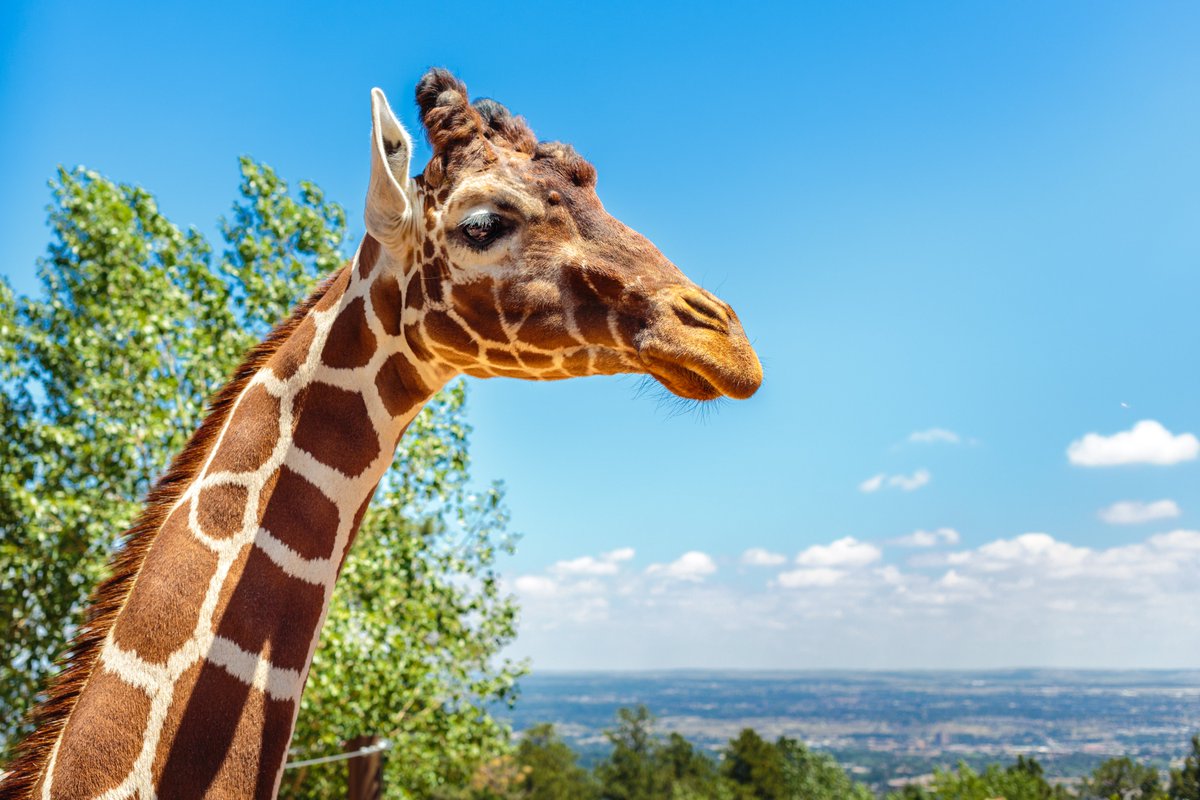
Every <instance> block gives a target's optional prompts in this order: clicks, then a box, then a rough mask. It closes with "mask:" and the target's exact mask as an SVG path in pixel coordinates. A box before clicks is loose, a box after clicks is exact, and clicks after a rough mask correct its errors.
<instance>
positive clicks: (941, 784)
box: [892, 757, 1071, 800]
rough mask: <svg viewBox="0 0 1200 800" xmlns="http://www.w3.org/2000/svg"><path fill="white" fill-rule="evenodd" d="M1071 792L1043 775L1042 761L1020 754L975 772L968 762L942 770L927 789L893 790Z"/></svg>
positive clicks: (948, 795) (999, 794) (961, 797)
mask: <svg viewBox="0 0 1200 800" xmlns="http://www.w3.org/2000/svg"><path fill="white" fill-rule="evenodd" d="M1070 796H1071V795H1070V793H1069V792H1068V791H1067V790H1066V789H1065V788H1063V787H1061V786H1051V785H1050V783H1049V782H1048V781H1047V780H1046V778H1045V776H1044V775H1043V770H1042V765H1041V764H1039V763H1038V762H1037V761H1036V760H1035V759H1026V758H1024V757H1020V758H1019V759H1018V760H1017V763H1015V764H1013V765H1012V766H1010V767H1007V768H1001V767H1000V766H998V765H995V764H992V765H990V766H989V767H988V768H987V769H985V770H984V771H983V772H976V771H975V770H973V769H971V768H970V767H969V766H967V765H966V764H959V765H958V769H957V770H939V771H938V772H936V773H935V774H934V778H933V784H932V785H931V786H930V788H929V790H928V791H926V792H920V790H917V791H915V792H910V793H908V794H905V793H900V794H893V795H892V797H893V798H895V799H896V800H899V799H900V798H905V800H907V798H921V799H922V800H926V798H928V800H995V799H996V798H1004V800H1067V798H1069V797H1070Z"/></svg>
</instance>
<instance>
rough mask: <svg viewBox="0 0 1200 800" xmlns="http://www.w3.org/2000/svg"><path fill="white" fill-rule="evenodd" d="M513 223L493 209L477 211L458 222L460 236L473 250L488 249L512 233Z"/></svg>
mask: <svg viewBox="0 0 1200 800" xmlns="http://www.w3.org/2000/svg"><path fill="white" fill-rule="evenodd" d="M513 227H514V225H513V223H512V222H511V221H510V220H508V219H506V218H505V217H502V216H500V215H499V214H495V213H492V212H491V211H477V212H476V213H474V214H471V215H470V216H468V217H467V218H466V219H464V220H463V221H462V222H460V223H459V224H458V235H459V238H460V239H461V240H462V241H463V242H464V243H465V244H466V245H467V246H468V247H470V248H471V249H473V250H486V249H488V248H489V247H491V246H492V244H494V243H495V242H497V241H499V240H500V239H503V238H504V237H505V236H507V235H508V234H510V233H512V230H513Z"/></svg>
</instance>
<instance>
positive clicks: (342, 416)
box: [294, 382, 379, 477]
mask: <svg viewBox="0 0 1200 800" xmlns="http://www.w3.org/2000/svg"><path fill="white" fill-rule="evenodd" d="M297 405H299V406H301V410H300V419H299V420H298V421H297V423H296V432H295V435H294V441H295V442H296V445H297V446H299V447H300V448H302V449H304V450H307V451H308V452H309V453H311V454H312V456H313V458H315V459H317V461H320V462H321V463H322V464H325V465H327V466H330V467H333V468H334V469H336V470H337V471H339V472H341V473H342V474H344V475H347V476H349V477H354V476H355V475H358V474H359V473H360V472H362V471H363V470H364V469H366V468H367V467H368V466H370V464H371V462H372V461H374V460H375V458H376V456H378V455H379V437H378V436H377V435H376V433H375V428H374V426H373V425H372V424H371V418H370V416H369V415H368V414H367V404H366V403H365V402H364V401H363V399H362V396H361V395H359V394H358V393H356V392H349V391H346V390H345V389H339V388H338V387H336V386H330V385H329V384H328V383H319V382H318V383H314V384H312V385H311V386H309V387H308V388H307V389H305V391H304V397H303V399H302V400H300V401H298V402H297Z"/></svg>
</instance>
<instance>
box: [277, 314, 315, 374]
mask: <svg viewBox="0 0 1200 800" xmlns="http://www.w3.org/2000/svg"><path fill="white" fill-rule="evenodd" d="M316 335H317V323H315V322H313V319H312V317H305V318H304V319H303V320H302V321H301V322H300V324H299V325H297V326H296V330H295V331H293V332H292V335H291V336H289V337H288V338H287V341H286V342H284V343H283V345H282V346H281V347H280V348H279V349H278V350H277V351H275V355H273V356H271V360H270V361H268V362H267V366H268V367H270V368H271V371H272V372H274V373H275V377H276V378H279V380H281V381H286V380H288V379H289V378H291V377H292V376H293V375H295V374H296V373H297V372H298V371H299V370H300V367H302V366H304V362H305V360H307V358H308V351H309V349H310V348H311V347H312V343H313V337H314V336H316Z"/></svg>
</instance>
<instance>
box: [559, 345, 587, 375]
mask: <svg viewBox="0 0 1200 800" xmlns="http://www.w3.org/2000/svg"><path fill="white" fill-rule="evenodd" d="M563 369H565V370H567V372H570V373H571V374H572V375H591V374H592V356H591V353H589V352H588V350H587V348H586V347H584V348H580V349H578V350H572V351H571V352H570V353H567V354H566V355H565V356H563Z"/></svg>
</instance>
